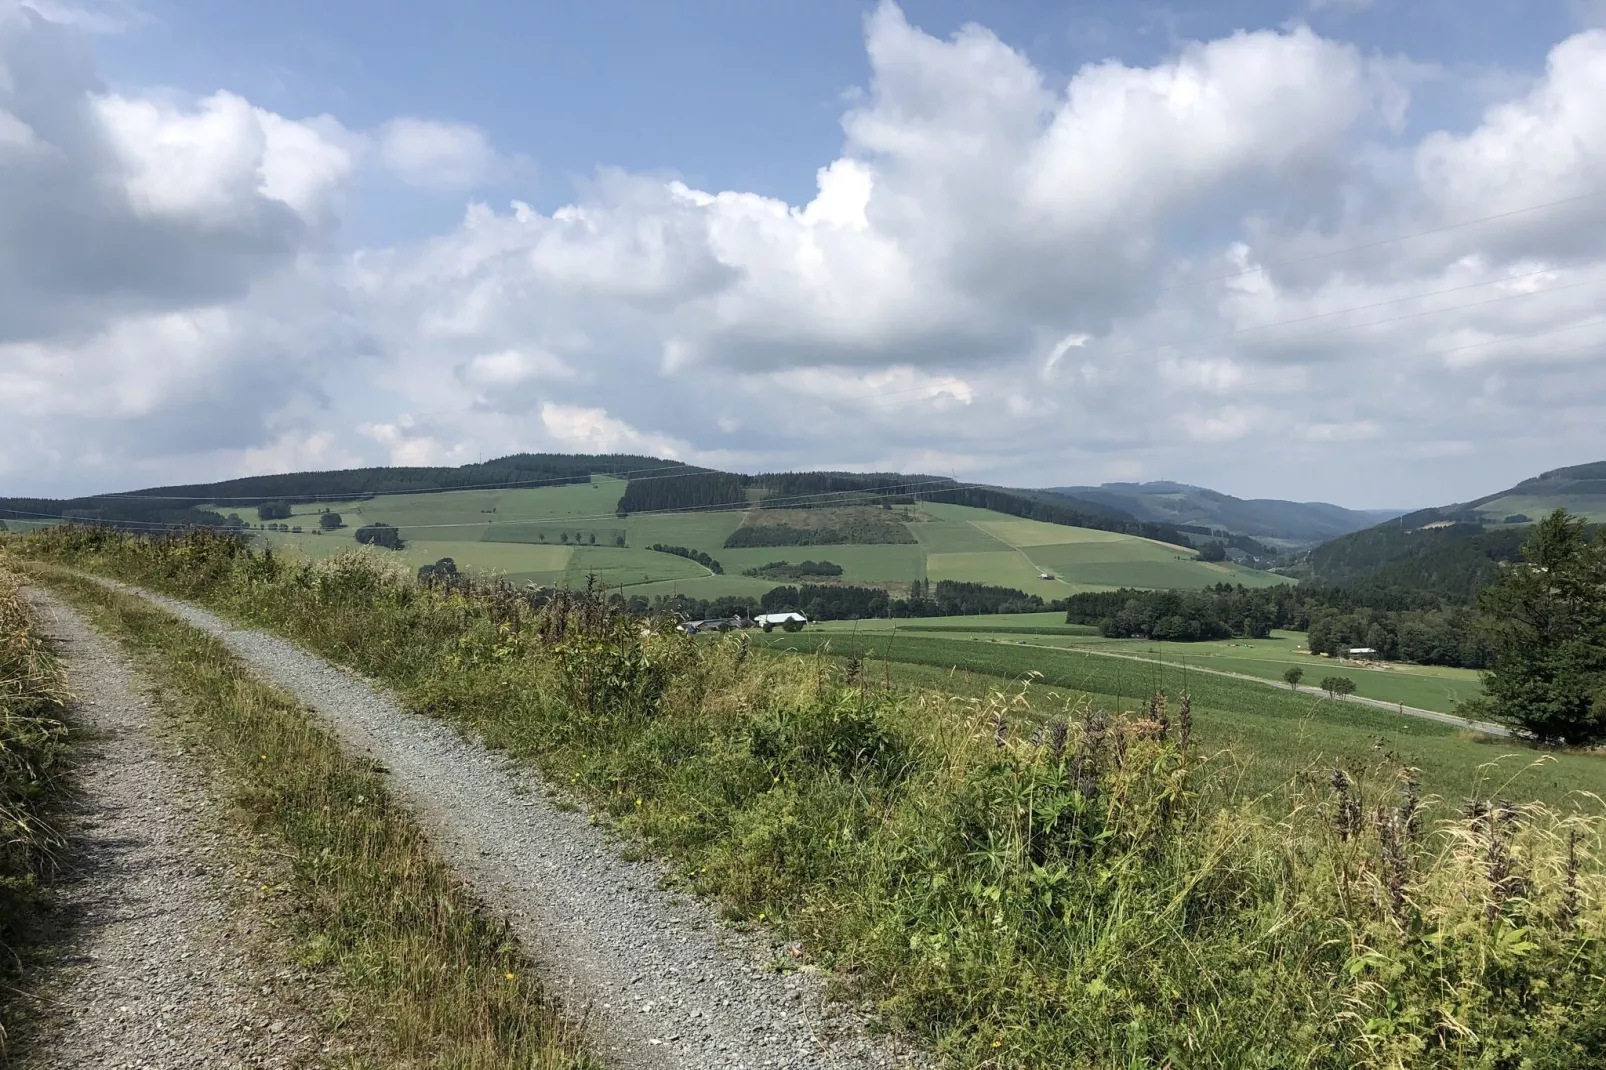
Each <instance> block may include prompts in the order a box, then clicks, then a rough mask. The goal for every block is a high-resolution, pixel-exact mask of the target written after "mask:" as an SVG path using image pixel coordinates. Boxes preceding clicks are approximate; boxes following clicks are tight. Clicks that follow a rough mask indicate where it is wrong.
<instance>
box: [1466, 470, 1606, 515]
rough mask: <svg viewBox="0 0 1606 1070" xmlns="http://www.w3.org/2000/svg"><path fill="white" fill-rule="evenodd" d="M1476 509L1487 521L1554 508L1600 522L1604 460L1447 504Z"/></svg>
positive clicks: (1604, 503)
mask: <svg viewBox="0 0 1606 1070" xmlns="http://www.w3.org/2000/svg"><path fill="white" fill-rule="evenodd" d="M1457 508H1460V509H1466V510H1469V511H1472V512H1475V513H1477V514H1478V516H1480V517H1481V518H1483V520H1484V521H1485V522H1487V523H1491V524H1498V523H1524V522H1525V521H1524V520H1516V519H1508V518H1515V517H1519V516H1521V517H1525V518H1530V519H1533V520H1537V519H1539V518H1540V517H1541V516H1544V515H1545V514H1546V513H1549V512H1552V511H1554V510H1556V509H1565V510H1567V511H1568V512H1569V513H1575V514H1577V515H1578V516H1582V517H1587V518H1589V519H1590V520H1593V521H1596V522H1599V521H1603V520H1606V461H1596V462H1594V463H1593V464H1578V465H1573V466H1572V467H1570V468H1554V469H1551V470H1550V471H1549V472H1544V473H1542V474H1540V475H1537V476H1535V477H1533V478H1532V479H1525V480H1523V481H1522V482H1521V483H1518V484H1517V485H1516V486H1514V487H1511V488H1509V489H1507V490H1503V491H1500V492H1498V493H1496V494H1490V495H1487V496H1485V497H1482V498H1478V499H1476V500H1475V501H1470V502H1467V503H1466V505H1464V506H1460V507H1457V506H1449V507H1447V508H1446V509H1445V510H1442V511H1443V512H1450V511H1453V510H1455V509H1457Z"/></svg>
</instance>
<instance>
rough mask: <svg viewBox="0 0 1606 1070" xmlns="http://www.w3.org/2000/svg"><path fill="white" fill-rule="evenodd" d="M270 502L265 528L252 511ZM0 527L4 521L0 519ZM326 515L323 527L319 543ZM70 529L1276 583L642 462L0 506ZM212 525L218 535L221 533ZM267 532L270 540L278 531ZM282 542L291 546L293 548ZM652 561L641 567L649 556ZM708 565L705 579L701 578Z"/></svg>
mask: <svg viewBox="0 0 1606 1070" xmlns="http://www.w3.org/2000/svg"><path fill="white" fill-rule="evenodd" d="M270 502H285V503H288V512H289V515H287V516H281V517H278V518H276V519H274V520H273V521H271V522H269V523H271V526H272V527H273V528H274V529H275V530H268V529H267V528H268V523H261V522H259V521H261V520H262V519H263V518H259V516H258V515H257V506H258V505H260V504H266V503H270ZM8 509H9V510H10V511H9V512H7V510H8ZM325 511H330V512H333V513H337V514H339V517H340V521H341V525H342V526H341V527H339V528H337V529H335V530H332V531H323V530H320V518H321V515H322V514H323V513H324V512H325ZM8 515H9V516H12V517H16V518H17V519H19V520H22V519H28V520H33V521H39V520H44V521H45V522H49V520H50V518H74V517H76V518H81V519H85V520H102V521H110V522H114V523H120V524H123V525H125V526H131V527H135V528H136V529H149V528H151V527H160V526H174V525H181V524H185V523H200V524H226V523H231V522H232V523H243V524H245V525H246V526H247V527H249V528H251V529H252V530H253V531H254V533H255V537H256V538H259V539H261V540H264V541H265V542H267V543H269V544H270V545H275V546H279V547H282V548H291V547H294V548H295V549H297V550H299V551H301V552H304V553H307V554H310V555H313V556H316V557H323V556H329V555H331V554H334V553H338V552H342V551H345V550H347V549H350V548H351V547H352V546H353V545H354V542H353V540H352V537H351V536H352V534H353V533H354V532H355V531H356V529H358V528H360V527H362V526H364V525H368V524H375V523H382V524H389V525H392V526H394V527H395V528H397V529H398V530H399V533H400V536H401V538H402V539H403V540H404V542H405V544H406V545H405V549H403V550H401V551H398V552H397V559H398V560H400V561H403V562H405V563H406V564H407V565H408V566H409V567H418V566H421V565H424V564H431V563H433V562H435V561H436V560H438V559H440V558H444V557H450V558H452V559H453V561H454V562H455V563H456V564H457V566H458V567H459V568H460V569H465V570H469V571H478V572H482V573H496V574H501V575H504V576H506V577H508V578H509V579H512V580H515V581H519V582H536V583H541V584H582V583H584V582H586V578H587V577H588V576H591V575H595V576H597V577H598V578H599V579H600V580H601V581H602V582H603V583H604V584H606V585H608V586H610V587H615V588H621V589H627V590H629V591H630V593H633V594H638V593H639V594H644V595H649V596H651V595H658V594H667V593H678V594H684V595H688V596H692V597H696V598H708V599H712V598H720V597H726V596H753V597H757V596H760V595H762V594H763V593H765V592H766V591H768V590H770V589H772V588H773V587H775V586H776V582H775V580H774V579H773V578H764V577H762V576H758V575H744V573H747V572H749V571H753V572H757V571H760V570H762V569H763V568H764V566H768V565H773V564H775V563H778V562H790V563H793V564H798V563H801V562H803V561H805V560H808V561H816V562H818V561H828V562H830V563H831V564H832V565H833V566H837V567H840V569H841V572H840V573H839V574H837V575H835V576H834V577H833V578H832V579H831V580H830V581H828V582H834V583H842V584H857V585H864V586H875V587H881V588H884V589H887V590H889V591H891V592H893V593H894V594H900V595H901V594H903V593H905V592H907V591H908V590H909V589H910V588H911V587H912V586H913V585H914V584H915V583H916V582H921V583H925V582H933V583H935V582H938V581H941V580H955V581H961V582H970V583H984V584H990V585H997V586H1004V587H1011V588H1017V589H1019V590H1022V591H1026V592H1028V593H1030V594H1036V595H1039V596H1041V597H1042V598H1044V599H1045V600H1049V601H1051V600H1053V599H1056V598H1063V597H1065V596H1066V595H1068V594H1071V593H1075V592H1077V591H1085V590H1101V589H1112V588H1119V587H1142V588H1166V589H1194V588H1199V587H1204V586H1208V585H1212V584H1216V583H1221V582H1229V583H1243V584H1246V585H1251V586H1263V585H1266V584H1275V583H1282V582H1286V580H1284V579H1283V578H1282V577H1278V576H1273V575H1269V574H1267V573H1265V572H1259V571H1255V570H1252V569H1249V568H1245V567H1242V566H1239V565H1235V564H1233V563H1232V562H1231V561H1226V562H1203V561H1199V560H1196V555H1195V553H1194V550H1193V549H1192V547H1191V546H1190V545H1189V538H1188V536H1187V535H1185V534H1184V533H1182V532H1181V531H1179V530H1178V529H1177V528H1176V527H1175V526H1174V525H1171V524H1167V523H1158V522H1153V521H1148V520H1143V519H1139V518H1134V517H1133V516H1132V515H1130V514H1129V513H1127V512H1125V511H1122V510H1120V509H1118V508H1113V507H1107V506H1105V505H1102V504H1100V503H1097V502H1092V501H1078V500H1075V499H1073V498H1065V497H1061V496H1056V495H1052V494H1046V493H1041V492H1017V491H1011V490H1008V489H1005V488H997V487H985V486H976V485H971V484H963V483H959V482H956V481H954V480H952V479H945V478H939V477H930V476H918V475H902V474H897V473H870V474H864V473H844V472H801V473H797V472H793V473H774V474H768V475H756V476H753V475H740V474H734V473H727V472H717V471H713V470H709V469H704V468H697V467H694V466H689V465H684V464H680V463H679V462H673V461H662V460H659V459H657V458H649V457H627V456H598V457H588V456H574V455H517V456H513V457H506V458H500V459H498V460H495V461H488V462H485V463H483V464H479V465H469V466H464V467H463V468H373V469H354V470H349V471H337V472H313V473H293V474H288V475H277V476H260V477H251V478H247V479H238V480H231V481H229V482H227V483H219V484H206V485H188V486H173V487H160V488H152V489H150V490H145V491H136V492H129V493H126V494H116V495H103V496H98V497H95V498H86V499H77V500H74V501H72V502H62V501H39V500H31V501H26V502H23V501H7V500H0V516H8ZM231 518H236V519H232V520H231ZM278 528H283V529H284V530H277V529H278ZM295 528H300V529H301V530H300V531H296V530H293V529H295ZM655 546H657V547H660V549H657V550H655V549H653V547H655ZM705 559H706V560H708V561H711V562H712V563H714V564H715V565H716V566H717V567H714V568H710V567H708V565H706V564H704V563H699V562H700V561H702V560H705Z"/></svg>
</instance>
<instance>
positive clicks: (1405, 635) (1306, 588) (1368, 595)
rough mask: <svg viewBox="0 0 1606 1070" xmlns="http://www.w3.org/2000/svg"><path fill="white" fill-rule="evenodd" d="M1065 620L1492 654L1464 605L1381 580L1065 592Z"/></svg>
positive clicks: (1483, 658) (1172, 632)
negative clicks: (1302, 635)
mask: <svg viewBox="0 0 1606 1070" xmlns="http://www.w3.org/2000/svg"><path fill="white" fill-rule="evenodd" d="M1369 603H1370V604H1369ZM1379 604H1381V605H1379ZM1065 620H1066V623H1067V624H1091V625H1096V626H1097V627H1098V629H1099V631H1100V633H1101V634H1103V635H1105V636H1108V637H1111V638H1121V639H1157V640H1163V641H1167V642H1195V641H1206V640H1214V639H1234V638H1236V639H1264V638H1265V637H1266V636H1268V635H1270V634H1271V633H1272V630H1273V629H1276V628H1282V629H1288V630H1290V631H1301V632H1306V633H1308V645H1309V648H1310V650H1311V652H1312V653H1316V654H1330V655H1331V654H1341V653H1343V652H1344V651H1346V650H1348V649H1349V648H1351V647H1371V648H1372V649H1374V650H1376V651H1378V653H1379V656H1381V657H1383V658H1385V659H1387V660H1389V661H1409V662H1415V663H1417V664H1421V665H1449V666H1461V667H1464V668H1471V669H1479V668H1483V667H1484V666H1485V665H1487V664H1488V659H1489V647H1488V644H1487V643H1486V642H1484V640H1483V639H1482V638H1481V637H1480V635H1479V634H1478V632H1477V629H1476V614H1475V613H1473V612H1472V611H1471V610H1470V609H1469V608H1467V607H1465V606H1457V605H1453V604H1452V605H1445V604H1442V603H1441V601H1440V600H1439V599H1435V598H1432V597H1431V596H1428V595H1424V594H1423V593H1422V592H1413V591H1398V590H1394V589H1390V588H1386V587H1382V586H1379V585H1368V586H1363V587H1360V588H1354V589H1352V588H1346V587H1338V586H1326V585H1321V584H1308V583H1307V584H1300V585H1299V586H1294V585H1291V584H1285V585H1282V586H1278V587H1260V588H1248V587H1243V586H1241V585H1235V584H1226V583H1220V584H1216V585H1215V586H1213V587H1206V588H1203V589H1201V590H1197V591H1147V590H1136V589H1130V588H1128V589H1123V590H1119V591H1091V592H1086V593H1083V594H1073V595H1071V596H1070V598H1068V599H1067V600H1066V613H1065Z"/></svg>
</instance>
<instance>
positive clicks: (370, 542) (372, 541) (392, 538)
mask: <svg viewBox="0 0 1606 1070" xmlns="http://www.w3.org/2000/svg"><path fill="white" fill-rule="evenodd" d="M356 539H357V541H358V542H360V543H362V544H363V545H365V546H382V547H384V548H385V549H387V550H403V549H406V547H407V544H406V543H405V542H403V541H402V537H401V532H400V531H398V530H396V528H394V527H392V526H391V525H389V524H365V525H363V526H362V527H360V528H358V529H357V531H356Z"/></svg>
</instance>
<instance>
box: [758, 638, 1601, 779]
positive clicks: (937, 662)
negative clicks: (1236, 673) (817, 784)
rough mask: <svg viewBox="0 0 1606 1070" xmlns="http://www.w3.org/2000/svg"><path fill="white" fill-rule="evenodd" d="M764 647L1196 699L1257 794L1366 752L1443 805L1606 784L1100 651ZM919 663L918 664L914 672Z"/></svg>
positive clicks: (1428, 730) (968, 643)
mask: <svg viewBox="0 0 1606 1070" xmlns="http://www.w3.org/2000/svg"><path fill="white" fill-rule="evenodd" d="M753 642H754V643H755V644H757V645H760V646H762V647H764V648H766V649H770V650H775V651H791V652H797V653H803V654H811V655H812V654H816V653H819V652H822V651H824V652H829V653H830V654H831V655H833V656H836V657H842V658H848V657H857V658H859V659H861V660H862V661H863V662H864V663H865V665H866V669H865V671H866V672H867V673H869V674H870V675H872V676H875V677H877V678H880V677H881V676H882V674H883V672H884V669H883V665H882V662H883V661H884V660H886V659H890V660H891V662H892V669H891V670H890V672H888V673H887V675H888V676H889V677H892V678H895V679H904V680H909V681H913V682H917V683H927V682H936V679H937V676H934V675H933V674H938V676H940V674H944V673H946V672H948V671H951V670H954V669H956V668H957V670H958V671H959V672H961V673H966V674H972V675H975V676H979V677H982V678H987V679H990V680H991V686H992V687H995V688H996V687H1000V686H1007V684H1006V681H1013V680H1019V679H1022V678H1023V677H1026V676H1027V675H1028V674H1031V675H1032V678H1033V679H1034V680H1036V681H1038V683H1039V684H1040V685H1041V686H1043V687H1047V688H1053V689H1059V690H1061V691H1062V692H1064V693H1066V694H1068V695H1072V696H1076V697H1079V698H1086V699H1088V700H1091V701H1094V702H1096V703H1098V704H1100V705H1103V706H1105V707H1106V708H1116V707H1121V706H1124V707H1126V708H1133V707H1136V706H1137V705H1140V704H1141V703H1142V701H1143V696H1146V695H1148V694H1151V693H1152V692H1154V691H1165V692H1167V693H1168V694H1171V695H1179V694H1181V693H1182V692H1183V691H1187V692H1189V693H1190V694H1191V695H1192V697H1193V702H1194V708H1195V710H1196V711H1197V712H1196V722H1197V726H1198V727H1197V731H1198V733H1199V738H1200V739H1201V740H1202V741H1203V742H1205V743H1206V744H1208V745H1210V746H1213V747H1222V748H1232V749H1234V750H1236V751H1239V752H1240V753H1245V754H1253V755H1254V757H1255V762H1254V763H1253V765H1252V766H1250V767H1248V768H1247V769H1246V771H1245V776H1246V780H1245V781H1244V783H1243V785H1242V787H1243V789H1244V790H1245V791H1248V792H1251V793H1254V794H1263V793H1268V792H1274V791H1275V790H1276V789H1277V787H1278V786H1279V785H1280V784H1282V783H1284V782H1286V781H1287V780H1288V779H1289V778H1291V777H1293V776H1296V775H1297V774H1298V773H1299V772H1300V771H1301V770H1304V769H1308V768H1310V767H1311V766H1312V765H1313V764H1314V765H1331V764H1333V763H1334V762H1341V761H1343V760H1344V759H1345V758H1346V757H1347V756H1349V755H1353V754H1359V753H1364V752H1366V751H1368V750H1371V749H1373V748H1374V747H1380V748H1381V749H1384V750H1388V751H1391V752H1393V753H1395V754H1397V755H1399V756H1400V757H1401V760H1402V761H1404V762H1405V763H1407V764H1409V765H1411V766H1414V767H1416V768H1417V769H1419V770H1420V771H1421V774H1422V776H1423V777H1424V779H1425V780H1426V781H1427V782H1428V783H1431V784H1433V785H1434V787H1435V790H1436V791H1437V792H1438V793H1439V794H1441V795H1442V796H1445V797H1446V798H1448V799H1449V800H1450V801H1451V803H1452V804H1454V803H1457V802H1459V800H1461V799H1463V798H1468V797H1473V796H1479V795H1491V794H1499V795H1506V796H1509V797H1511V798H1514V799H1519V800H1522V801H1529V800H1536V801H1542V802H1546V803H1549V804H1551V805H1556V806H1564V805H1571V804H1572V803H1574V802H1579V801H1582V802H1586V803H1588V804H1589V805H1593V804H1594V803H1593V800H1589V799H1587V797H1585V796H1582V795H1580V793H1583V792H1603V790H1606V756H1602V755H1600V754H1588V753H1571V754H1569V753H1555V752H1541V751H1537V750H1534V749H1533V748H1530V747H1525V746H1522V745H1520V744H1518V743H1516V742H1514V741H1511V740H1500V739H1484V738H1483V737H1480V736H1477V735H1475V734H1473V733H1470V732H1468V731H1466V730H1464V729H1458V728H1456V727H1455V726H1453V725H1448V724H1444V723H1443V722H1439V721H1430V720H1426V719H1424V718H1418V717H1405V716H1401V715H1399V714H1396V713H1391V712H1389V711H1388V710H1383V709H1378V708H1377V707H1375V706H1368V705H1363V704H1361V703H1358V702H1335V701H1333V700H1330V699H1327V698H1325V697H1317V696H1312V695H1307V694H1301V693H1297V692H1293V691H1288V690H1285V689H1282V688H1274V687H1267V686H1265V685H1264V684H1259V683H1255V682H1253V681H1249V680H1235V679H1232V678H1231V677H1225V676H1217V675H1214V674H1210V673H1197V672H1195V673H1190V672H1189V671H1188V669H1187V668H1186V667H1185V666H1179V665H1177V664H1174V663H1171V664H1161V663H1159V662H1152V663H1143V662H1139V661H1135V660H1129V659H1122V658H1107V657H1099V656H1097V655H1095V654H1086V653H1082V652H1079V651H1076V650H1049V649H1044V648H1041V647H1026V646H1015V645H1013V644H1008V643H987V642H977V641H974V640H969V639H958V638H942V637H935V636H932V635H930V634H929V633H928V634H923V635H908V634H903V633H902V632H900V633H899V634H898V635H897V636H891V635H887V634H874V633H860V634H858V635H853V634H844V633H841V632H803V633H799V634H795V635H786V634H782V633H779V632H776V633H772V634H770V635H762V636H761V635H755V636H754V638H753ZM921 670H924V671H921Z"/></svg>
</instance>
